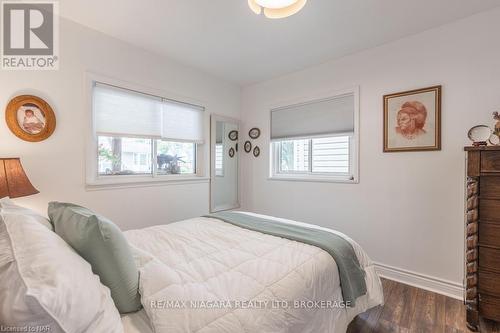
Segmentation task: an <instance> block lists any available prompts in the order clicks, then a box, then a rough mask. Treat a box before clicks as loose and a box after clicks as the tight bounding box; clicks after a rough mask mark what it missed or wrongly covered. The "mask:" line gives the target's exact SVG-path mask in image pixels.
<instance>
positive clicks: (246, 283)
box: [122, 213, 383, 333]
mask: <svg viewBox="0 0 500 333" xmlns="http://www.w3.org/2000/svg"><path fill="white" fill-rule="evenodd" d="M244 214H249V215H252V216H256V217H263V216H262V215H256V214H251V213H244ZM265 218H266V219H272V220H275V221H276V222H279V223H286V224H296V225H302V226H307V227H309V228H315V229H321V230H325V231H328V232H331V233H335V234H336V235H340V236H342V237H344V238H345V239H346V240H347V241H348V242H349V243H350V244H351V245H352V248H353V249H354V253H355V255H356V257H357V259H358V261H359V264H360V266H361V267H362V269H363V270H364V272H365V273H366V275H365V282H366V290H367V292H366V294H365V295H363V296H361V297H359V298H358V299H357V300H356V302H355V306H352V307H345V303H344V302H343V297H342V289H341V285H340V278H339V269H338V267H337V264H336V262H335V260H334V259H333V258H332V256H330V255H329V254H328V253H327V252H326V251H324V250H322V249H320V248H318V247H315V246H311V245H308V244H304V243H301V242H297V241H292V240H288V239H284V238H280V237H275V236H271V235H267V234H263V233H260V232H256V231H252V230H248V229H244V228H240V227H237V226H235V225H231V224H229V223H226V222H223V221H221V220H218V219H214V218H211V217H199V218H193V219H189V220H185V221H181V222H177V223H172V224H169V225H159V226H154V227H150V228H145V229H140V230H130V231H126V232H125V233H124V234H125V237H126V238H127V240H128V242H129V243H130V245H131V246H132V249H133V255H134V258H135V261H136V264H137V266H138V267H139V272H140V280H139V291H140V293H141V302H142V304H143V306H144V308H143V309H142V310H141V311H139V312H136V313H133V314H128V315H122V323H123V326H124V330H125V332H126V333H139V332H141V333H150V332H151V333H152V332H155V333H163V332H169V333H170V332H198V333H211V332H217V333H223V332H228V333H229V332H231V333H235V332H263V333H265V332H273V333H276V332H289V333H295V332H297V333H299V332H300V333H306V332H311V333H312V332H333V333H345V332H346V329H347V326H348V325H349V323H350V322H351V321H352V319H353V318H354V317H355V316H356V315H358V314H360V313H362V312H365V311H366V310H368V309H370V308H372V307H375V306H377V305H380V304H382V303H383V292H382V286H381V283H380V279H379V278H378V276H377V274H376V272H375V268H374V266H373V264H372V262H371V261H370V259H369V257H368V256H367V255H366V253H365V252H364V251H363V250H362V249H361V247H360V246H359V245H358V244H357V243H356V242H354V241H353V240H352V239H350V238H349V237H347V236H345V235H343V234H341V233H338V232H335V231H333V230H329V229H325V228H321V227H317V226H311V225H305V224H301V223H299V222H294V221H290V220H284V219H278V218H271V217H267V216H266V217H265Z"/></svg>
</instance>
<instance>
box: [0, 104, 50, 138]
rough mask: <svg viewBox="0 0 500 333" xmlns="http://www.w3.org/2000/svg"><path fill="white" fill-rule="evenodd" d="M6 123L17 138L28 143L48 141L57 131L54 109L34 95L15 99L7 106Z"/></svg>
mask: <svg viewBox="0 0 500 333" xmlns="http://www.w3.org/2000/svg"><path fill="white" fill-rule="evenodd" d="M5 121H6V122H7V126H8V127H9V129H10V130H11V132H12V133H13V134H14V135H15V136H17V137H18V138H20V139H22V140H24V141H28V142H39V141H43V140H46V139H47V138H49V137H50V136H51V135H52V134H53V133H54V131H55V129H56V117H55V114H54V111H53V110H52V107H51V106H50V105H49V104H48V103H47V102H46V101H45V100H43V99H42V98H40V97H37V96H33V95H20V96H17V97H14V98H13V99H12V100H11V101H10V102H9V103H8V104H7V108H6V110H5Z"/></svg>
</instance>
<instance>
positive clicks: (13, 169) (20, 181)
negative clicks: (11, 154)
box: [0, 158, 40, 199]
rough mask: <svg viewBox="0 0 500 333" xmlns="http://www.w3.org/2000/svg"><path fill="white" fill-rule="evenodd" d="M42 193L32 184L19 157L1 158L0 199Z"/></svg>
mask: <svg viewBox="0 0 500 333" xmlns="http://www.w3.org/2000/svg"><path fill="white" fill-rule="evenodd" d="M37 193H40V192H39V191H38V190H37V189H36V188H34V187H33V185H31V182H30V180H29V179H28V177H27V176H26V173H25V172H24V170H23V166H22V165H21V160H20V159H19V158H0V199H1V198H3V197H10V198H19V197H25V196H28V195H33V194H37Z"/></svg>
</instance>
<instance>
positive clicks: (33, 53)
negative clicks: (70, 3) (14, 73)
mask: <svg viewBox="0 0 500 333" xmlns="http://www.w3.org/2000/svg"><path fill="white" fill-rule="evenodd" d="M1 8H2V11H1V20H2V24H1V28H2V32H1V37H2V40H1V46H2V48H1V62H0V68H1V69H4V70H57V69H59V3H58V2H57V1H11V0H9V1H5V0H4V1H2V2H1Z"/></svg>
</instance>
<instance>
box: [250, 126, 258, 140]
mask: <svg viewBox="0 0 500 333" xmlns="http://www.w3.org/2000/svg"><path fill="white" fill-rule="evenodd" d="M248 136H249V137H251V138H252V139H254V140H255V139H258V138H259V136H260V129H258V128H257V127H254V128H252V129H251V130H250V131H248Z"/></svg>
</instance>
